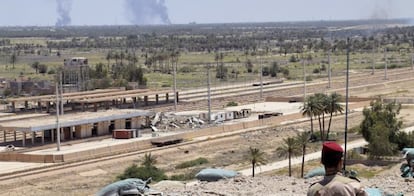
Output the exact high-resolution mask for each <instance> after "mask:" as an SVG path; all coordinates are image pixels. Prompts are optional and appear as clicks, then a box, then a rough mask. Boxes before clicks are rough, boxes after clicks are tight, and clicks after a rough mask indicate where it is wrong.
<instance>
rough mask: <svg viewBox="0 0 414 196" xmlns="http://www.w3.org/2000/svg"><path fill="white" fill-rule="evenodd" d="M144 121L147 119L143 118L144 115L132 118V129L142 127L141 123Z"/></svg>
mask: <svg viewBox="0 0 414 196" xmlns="http://www.w3.org/2000/svg"><path fill="white" fill-rule="evenodd" d="M144 121H145V119H143V117H135V118H131V129H139V128H141V124H143V123H144Z"/></svg>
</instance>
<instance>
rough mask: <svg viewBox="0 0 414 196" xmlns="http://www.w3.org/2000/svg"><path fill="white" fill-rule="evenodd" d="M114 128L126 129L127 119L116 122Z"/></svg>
mask: <svg viewBox="0 0 414 196" xmlns="http://www.w3.org/2000/svg"><path fill="white" fill-rule="evenodd" d="M114 128H115V129H125V119H118V120H115V124H114Z"/></svg>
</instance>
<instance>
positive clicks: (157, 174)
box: [118, 153, 167, 181]
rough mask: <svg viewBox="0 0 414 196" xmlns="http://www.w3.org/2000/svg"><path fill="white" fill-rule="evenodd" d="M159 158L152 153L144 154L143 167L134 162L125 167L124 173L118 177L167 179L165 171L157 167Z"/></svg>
mask: <svg viewBox="0 0 414 196" xmlns="http://www.w3.org/2000/svg"><path fill="white" fill-rule="evenodd" d="M156 163H157V159H156V157H155V156H152V155H151V153H149V154H145V155H144V160H143V161H142V163H141V165H142V166H141V167H138V166H137V165H136V164H133V165H131V166H129V167H128V168H126V169H125V171H124V173H122V174H121V175H119V176H118V179H121V180H123V179H127V178H140V179H148V178H152V180H154V181H160V180H165V179H167V176H166V175H165V173H164V171H162V170H160V169H158V168H157V167H155V164H156Z"/></svg>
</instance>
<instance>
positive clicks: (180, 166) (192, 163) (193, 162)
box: [175, 157, 208, 169]
mask: <svg viewBox="0 0 414 196" xmlns="http://www.w3.org/2000/svg"><path fill="white" fill-rule="evenodd" d="M205 163H208V160H207V159H206V158H203V157H199V158H197V159H194V160H191V161H186V162H183V163H180V164H178V165H177V166H175V169H184V168H189V167H194V166H197V165H202V164H205Z"/></svg>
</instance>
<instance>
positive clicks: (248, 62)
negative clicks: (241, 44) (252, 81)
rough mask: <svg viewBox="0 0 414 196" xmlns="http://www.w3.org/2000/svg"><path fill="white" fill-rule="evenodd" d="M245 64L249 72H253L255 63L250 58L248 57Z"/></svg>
mask: <svg viewBox="0 0 414 196" xmlns="http://www.w3.org/2000/svg"><path fill="white" fill-rule="evenodd" d="M245 66H246V69H247V73H252V72H253V63H252V61H251V60H250V59H247V61H246V64H245Z"/></svg>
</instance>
